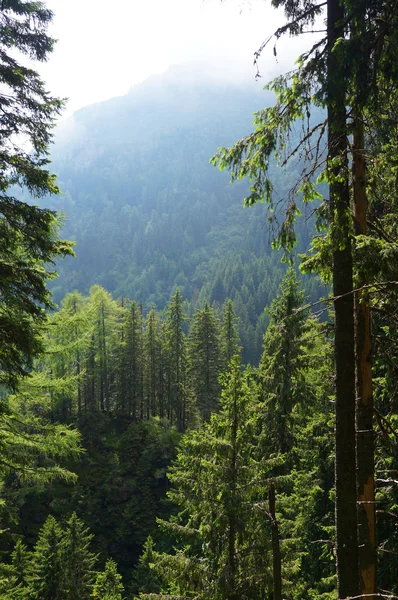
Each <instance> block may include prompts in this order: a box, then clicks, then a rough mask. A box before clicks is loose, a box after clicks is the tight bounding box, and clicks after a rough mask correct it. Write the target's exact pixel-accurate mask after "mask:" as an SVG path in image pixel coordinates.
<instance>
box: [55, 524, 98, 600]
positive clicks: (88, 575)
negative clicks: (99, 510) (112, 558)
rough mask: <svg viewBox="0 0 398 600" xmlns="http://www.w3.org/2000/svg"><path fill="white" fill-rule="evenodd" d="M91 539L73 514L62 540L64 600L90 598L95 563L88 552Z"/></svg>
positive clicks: (94, 556) (91, 553) (91, 554)
mask: <svg viewBox="0 0 398 600" xmlns="http://www.w3.org/2000/svg"><path fill="white" fill-rule="evenodd" d="M93 537H94V536H93V535H92V534H90V533H89V532H88V529H85V527H84V524H83V522H82V521H81V520H80V519H78V517H77V515H76V513H73V514H72V516H71V517H70V519H69V520H68V522H67V524H66V530H65V532H64V535H63V538H62V550H61V551H62V563H63V571H64V584H63V585H64V589H65V596H64V598H65V600H85V599H87V600H88V598H89V597H90V592H91V590H92V588H93V584H94V580H95V575H96V573H95V571H94V565H95V563H96V561H97V556H96V555H95V554H94V553H93V552H91V551H90V544H91V541H92V538H93Z"/></svg>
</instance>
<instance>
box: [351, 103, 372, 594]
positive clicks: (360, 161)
mask: <svg viewBox="0 0 398 600" xmlns="http://www.w3.org/2000/svg"><path fill="white" fill-rule="evenodd" d="M364 145H365V139H364V126H363V121H362V119H361V115H360V114H358V115H357V118H356V120H355V130H354V143H353V175H354V177H353V179H354V208H355V226H356V233H357V234H362V235H365V234H366V233H367V224H366V211H367V197H366V163H365V156H364ZM359 268H360V267H359ZM355 300H356V301H355V341H356V396H357V406H356V408H357V491H358V544H359V568H360V574H361V593H362V594H366V595H368V596H369V598H370V600H373V597H372V596H371V595H372V594H375V593H376V512H375V488H374V433H373V395H372V363H371V349H372V341H371V314H370V308H369V305H368V304H367V302H366V301H365V300H364V299H363V295H362V294H361V293H360V292H358V293H357V296H356V299H355Z"/></svg>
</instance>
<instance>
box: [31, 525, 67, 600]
mask: <svg viewBox="0 0 398 600" xmlns="http://www.w3.org/2000/svg"><path fill="white" fill-rule="evenodd" d="M30 585H31V589H32V597H33V598H34V599H35V600H63V599H64V598H65V593H66V590H65V587H64V571H63V556H62V530H61V528H60V526H59V524H58V523H57V521H56V519H55V518H54V517H53V516H51V515H50V516H49V517H48V518H47V520H46V522H45V523H44V525H43V527H42V528H41V530H40V532H39V538H38V540H37V544H36V546H35V549H34V553H33V557H32V567H31V573H30Z"/></svg>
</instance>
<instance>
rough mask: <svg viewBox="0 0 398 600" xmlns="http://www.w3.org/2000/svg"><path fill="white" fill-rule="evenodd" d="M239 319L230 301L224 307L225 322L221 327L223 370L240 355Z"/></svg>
mask: <svg viewBox="0 0 398 600" xmlns="http://www.w3.org/2000/svg"><path fill="white" fill-rule="evenodd" d="M239 341H240V340H239V333H238V319H237V317H236V314H235V310H234V305H233V302H232V300H230V299H228V300H227V301H226V302H225V304H224V306H223V321H222V326H221V352H222V363H223V369H224V370H227V369H228V364H229V362H230V361H231V360H232V358H233V357H234V356H235V355H236V354H239V352H240V349H241V348H240V345H239Z"/></svg>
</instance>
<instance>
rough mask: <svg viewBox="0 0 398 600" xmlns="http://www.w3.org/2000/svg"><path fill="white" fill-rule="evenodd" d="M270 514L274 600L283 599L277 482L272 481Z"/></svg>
mask: <svg viewBox="0 0 398 600" xmlns="http://www.w3.org/2000/svg"><path fill="white" fill-rule="evenodd" d="M268 500H269V514H270V516H271V542H272V576H273V583H274V600H282V561H281V549H280V544H279V529H278V521H277V520H276V513H275V484H274V483H271V484H270V486H269V490H268Z"/></svg>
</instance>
